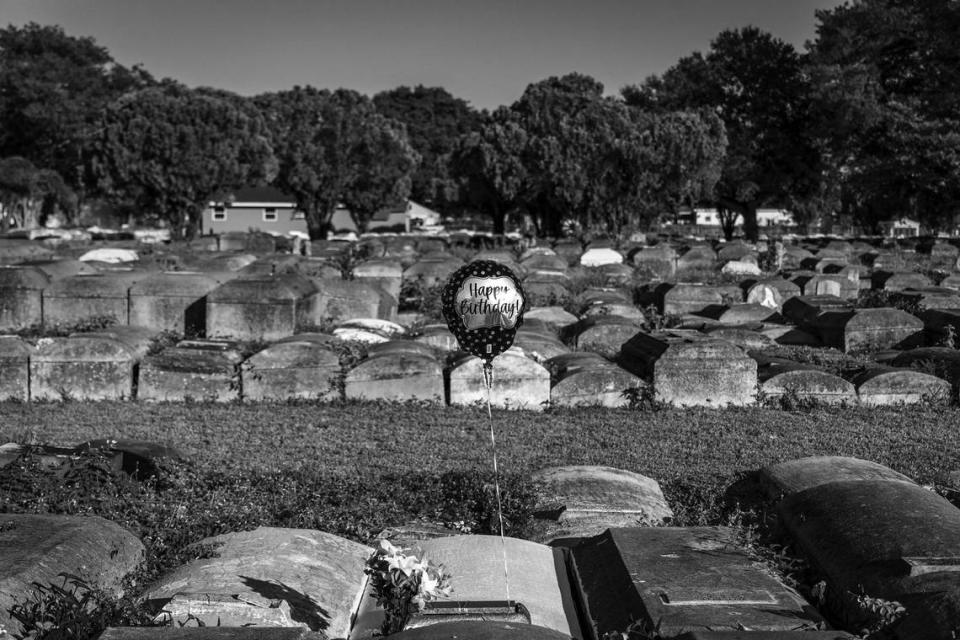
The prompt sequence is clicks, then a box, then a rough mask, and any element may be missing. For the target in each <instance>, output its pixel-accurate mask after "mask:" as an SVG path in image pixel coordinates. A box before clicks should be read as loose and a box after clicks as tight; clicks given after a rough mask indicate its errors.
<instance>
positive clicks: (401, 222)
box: [367, 200, 440, 233]
mask: <svg viewBox="0 0 960 640" xmlns="http://www.w3.org/2000/svg"><path fill="white" fill-rule="evenodd" d="M438 224H440V214H439V213H437V212H436V211H433V210H432V209H428V208H426V207H425V206H423V205H421V204H417V203H416V202H414V201H413V200H407V201H406V202H404V203H400V204H397V205H394V206H390V207H384V208H383V209H380V210H379V211H377V212H376V213H374V214H373V217H371V218H370V222H369V223H368V224H367V231H374V232H377V231H382V232H396V231H403V232H407V233H409V232H410V231H415V230H417V229H419V228H423V227H431V226H436V225H438Z"/></svg>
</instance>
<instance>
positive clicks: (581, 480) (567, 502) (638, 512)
mask: <svg viewBox="0 0 960 640" xmlns="http://www.w3.org/2000/svg"><path fill="white" fill-rule="evenodd" d="M530 479H531V480H532V481H534V482H536V483H539V484H542V485H543V490H542V493H541V494H540V496H539V498H538V500H537V505H536V507H535V508H534V511H535V515H536V517H537V518H538V519H539V520H541V521H543V523H541V527H540V530H539V534H538V538H537V539H538V541H540V542H544V543H547V544H560V541H562V540H569V539H576V538H589V537H593V536H596V535H600V534H601V533H603V532H604V531H605V530H607V529H609V528H611V527H636V526H656V525H662V524H663V523H664V522H666V521H669V520H671V519H672V518H673V511H672V510H671V509H670V506H669V505H668V504H667V501H666V498H664V496H663V491H661V490H660V485H659V484H658V483H657V481H656V480H654V479H652V478H648V477H647V476H644V475H641V474H639V473H634V472H632V471H626V470H624V469H617V468H615V467H605V466H589V465H582V466H563V467H547V468H545V469H541V470H539V471H536V472H534V473H533V474H531V477H530ZM547 523H549V524H547ZM543 525H546V526H543ZM574 544H575V541H574Z"/></svg>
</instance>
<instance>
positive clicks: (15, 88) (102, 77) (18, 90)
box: [0, 23, 153, 195]
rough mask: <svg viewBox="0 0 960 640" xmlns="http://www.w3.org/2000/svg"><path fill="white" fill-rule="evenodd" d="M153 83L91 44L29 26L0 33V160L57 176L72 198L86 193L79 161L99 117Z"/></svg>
mask: <svg viewBox="0 0 960 640" xmlns="http://www.w3.org/2000/svg"><path fill="white" fill-rule="evenodd" d="M152 82H153V79H152V78H151V77H150V75H149V74H147V73H146V72H144V71H143V70H142V69H140V68H137V67H134V68H133V69H127V68H125V67H123V66H121V65H118V64H117V63H116V62H115V61H114V60H113V58H112V57H111V56H110V54H109V52H108V51H107V50H106V49H104V48H103V47H101V46H99V45H97V44H96V42H95V41H94V40H93V39H92V38H76V37H72V36H68V35H67V34H66V33H64V31H63V29H61V28H60V27H56V26H40V25H38V24H35V23H30V24H28V25H26V26H24V27H15V26H8V27H7V28H5V29H0V157H3V156H20V157H23V158H26V159H28V160H30V161H31V162H32V163H33V164H34V165H36V166H38V167H45V168H47V169H50V170H54V171H56V172H58V173H59V174H60V175H61V176H62V178H63V180H64V181H65V182H66V183H67V184H68V185H70V186H71V187H72V188H73V189H74V190H75V191H77V193H78V194H80V195H83V194H84V193H85V192H86V191H87V190H88V189H89V188H90V187H91V186H92V185H90V184H89V183H88V178H89V176H87V175H86V173H85V170H84V169H85V168H84V163H83V157H84V153H85V150H86V148H87V145H88V143H89V141H90V140H91V139H92V137H93V136H94V135H95V131H96V126H97V124H96V122H97V119H98V117H99V114H100V113H101V111H102V110H103V109H104V108H105V106H106V105H107V104H108V103H110V102H111V101H112V100H114V99H116V98H117V97H119V96H120V95H122V94H123V93H125V92H127V91H131V90H134V89H137V88H141V87H144V86H147V85H149V84H151V83H152Z"/></svg>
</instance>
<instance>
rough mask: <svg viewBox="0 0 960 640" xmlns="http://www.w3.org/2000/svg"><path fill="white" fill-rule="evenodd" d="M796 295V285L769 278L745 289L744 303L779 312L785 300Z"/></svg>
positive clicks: (798, 292)
mask: <svg viewBox="0 0 960 640" xmlns="http://www.w3.org/2000/svg"><path fill="white" fill-rule="evenodd" d="M798 295H800V287H798V286H797V285H796V284H794V283H792V282H790V281H789V280H784V279H783V278H769V279H766V280H761V281H760V282H756V283H754V284H753V285H751V286H750V288H749V289H747V295H746V301H747V303H749V304H762V305H763V306H765V307H769V308H771V309H775V310H777V311H780V309H781V308H782V307H783V302H784V301H785V300H789V299H790V298H792V297H793V296H798Z"/></svg>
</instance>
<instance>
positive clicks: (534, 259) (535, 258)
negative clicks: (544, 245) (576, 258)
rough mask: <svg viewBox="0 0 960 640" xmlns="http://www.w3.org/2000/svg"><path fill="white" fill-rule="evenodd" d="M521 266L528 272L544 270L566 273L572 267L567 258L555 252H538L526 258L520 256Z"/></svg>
mask: <svg viewBox="0 0 960 640" xmlns="http://www.w3.org/2000/svg"><path fill="white" fill-rule="evenodd" d="M520 264H521V266H523V268H524V269H526V270H527V271H535V270H539V269H544V270H555V271H559V272H565V271H566V270H567V268H568V267H569V266H570V263H569V262H567V260H566V259H565V258H563V257H561V256H559V255H557V254H556V253H553V252H551V253H542V252H538V253H535V254H532V255H530V256H526V257H524V256H520Z"/></svg>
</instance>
